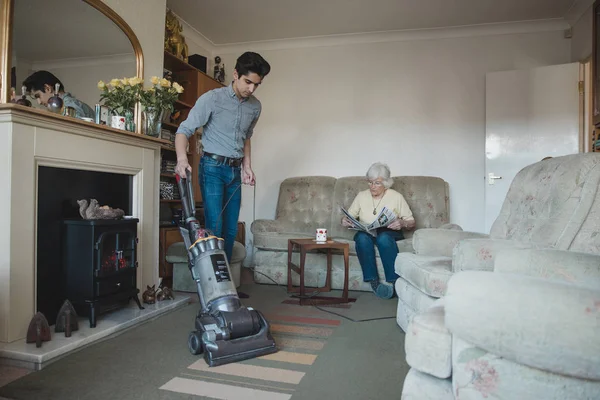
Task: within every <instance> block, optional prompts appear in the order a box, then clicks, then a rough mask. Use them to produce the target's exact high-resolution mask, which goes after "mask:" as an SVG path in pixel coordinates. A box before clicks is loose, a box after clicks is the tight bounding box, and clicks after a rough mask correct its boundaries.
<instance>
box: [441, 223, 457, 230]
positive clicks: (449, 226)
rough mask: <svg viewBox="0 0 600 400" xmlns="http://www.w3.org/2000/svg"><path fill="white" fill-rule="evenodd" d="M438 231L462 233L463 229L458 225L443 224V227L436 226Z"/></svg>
mask: <svg viewBox="0 0 600 400" xmlns="http://www.w3.org/2000/svg"><path fill="white" fill-rule="evenodd" d="M438 229H449V230H451V231H462V230H463V228H462V227H461V226H460V225H458V224H444V225H441V226H438Z"/></svg>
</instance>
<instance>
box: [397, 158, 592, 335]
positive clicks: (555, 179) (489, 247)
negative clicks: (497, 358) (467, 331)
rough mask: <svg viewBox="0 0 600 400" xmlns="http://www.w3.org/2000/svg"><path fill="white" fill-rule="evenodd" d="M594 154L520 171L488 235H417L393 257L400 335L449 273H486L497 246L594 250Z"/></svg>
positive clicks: (430, 232)
mask: <svg viewBox="0 0 600 400" xmlns="http://www.w3.org/2000/svg"><path fill="white" fill-rule="evenodd" d="M599 157H600V155H599V154H596V153H589V154H575V155H569V156H564V157H555V158H552V159H549V160H545V161H541V162H537V163H535V164H532V165H530V166H527V167H525V168H523V169H522V170H521V171H519V173H518V174H517V175H516V176H515V178H514V180H513V182H512V183H511V186H510V189H509V191H508V193H507V195H506V198H505V200H504V203H503V205H502V208H501V211H500V214H499V216H498V218H497V219H496V220H495V221H494V223H493V225H492V227H491V230H490V233H489V234H483V233H477V232H465V231H449V230H441V229H421V230H417V231H416V232H415V234H414V236H413V247H414V250H415V251H414V253H401V254H399V255H398V257H397V258H396V263H395V270H396V273H397V274H398V275H399V276H400V279H398V280H397V282H396V292H397V293H398V298H399V301H398V310H397V322H398V325H399V326H400V327H401V328H402V329H403V330H405V331H406V328H407V326H408V322H409V321H410V319H411V318H412V317H414V316H415V315H416V314H418V313H421V312H423V311H425V310H426V309H428V308H429V307H430V306H431V305H432V304H433V303H434V301H435V300H436V299H438V298H441V297H443V296H444V295H445V293H446V289H447V285H448V281H449V280H450V278H451V277H452V276H453V275H454V274H455V273H457V272H459V271H462V270H480V271H492V269H493V265H494V260H495V256H496V254H498V252H499V251H501V250H502V249H507V248H530V247H535V248H546V247H547V248H555V249H561V250H571V251H583V252H590V251H592V252H593V251H596V249H597V246H598V243H600V235H599V236H598V237H596V236H592V235H596V232H597V225H598V224H599V223H600V222H599V219H600V217H598V214H597V213H599V212H600V211H599V209H598V207H599V205H598V203H599V202H600V200H599V196H598V193H597V189H598V184H599V183H600V167H599V165H598V163H599ZM594 213H596V214H594Z"/></svg>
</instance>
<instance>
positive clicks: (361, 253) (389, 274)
mask: <svg viewBox="0 0 600 400" xmlns="http://www.w3.org/2000/svg"><path fill="white" fill-rule="evenodd" d="M401 239H404V234H403V233H402V231H394V230H392V229H380V230H379V232H378V233H377V237H373V236H371V235H369V234H368V233H365V232H360V231H359V232H356V235H354V242H355V243H356V255H357V257H358V261H359V262H360V266H361V267H362V271H363V280H364V281H365V282H371V281H375V280H379V276H378V275H377V264H376V263H375V246H377V250H379V257H380V258H381V263H382V264H383V270H384V272H385V280H386V282H390V283H394V282H396V279H398V275H396V272H395V271H394V262H395V261H396V255H397V254H398V245H397V244H396V240H401Z"/></svg>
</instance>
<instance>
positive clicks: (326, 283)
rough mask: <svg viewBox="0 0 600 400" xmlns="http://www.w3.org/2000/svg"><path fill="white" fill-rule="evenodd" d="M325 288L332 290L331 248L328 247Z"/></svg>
mask: <svg viewBox="0 0 600 400" xmlns="http://www.w3.org/2000/svg"><path fill="white" fill-rule="evenodd" d="M325 289H327V291H328V292H329V291H331V249H327V278H325Z"/></svg>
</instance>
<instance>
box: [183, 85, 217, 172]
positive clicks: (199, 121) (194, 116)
mask: <svg viewBox="0 0 600 400" xmlns="http://www.w3.org/2000/svg"><path fill="white" fill-rule="evenodd" d="M212 95H213V94H212V92H206V93H204V94H203V95H202V96H200V97H199V98H198V100H197V101H196V104H194V107H193V108H192V109H191V110H190V113H189V114H188V117H187V118H186V119H185V121H183V122H182V123H181V124H179V127H178V128H177V134H176V135H175V152H176V153H177V166H176V167H175V172H176V173H177V174H179V176H181V177H182V178H185V176H186V172H185V171H186V170H188V171H190V172H191V171H192V167H191V166H190V164H189V162H188V158H187V146H188V142H189V138H190V137H191V136H192V135H193V134H194V133H195V132H196V129H198V128H200V127H201V126H204V125H206V123H207V122H208V119H209V118H210V116H211V104H212Z"/></svg>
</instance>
